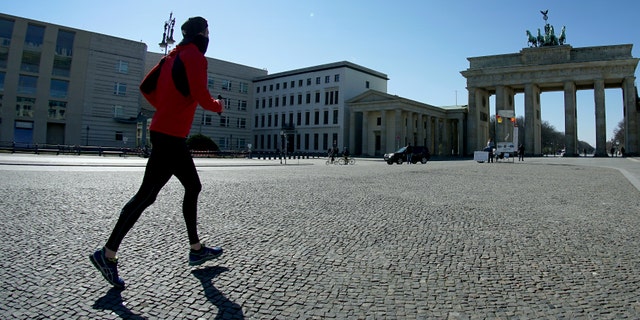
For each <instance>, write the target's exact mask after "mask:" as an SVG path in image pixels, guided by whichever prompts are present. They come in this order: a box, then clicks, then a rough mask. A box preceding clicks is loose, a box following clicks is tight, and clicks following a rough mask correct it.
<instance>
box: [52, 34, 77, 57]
mask: <svg viewBox="0 0 640 320" xmlns="http://www.w3.org/2000/svg"><path fill="white" fill-rule="evenodd" d="M75 36H76V34H75V32H71V31H65V30H58V39H57V40H56V54H57V55H59V56H63V57H71V56H72V53H73V40H74V38H75Z"/></svg>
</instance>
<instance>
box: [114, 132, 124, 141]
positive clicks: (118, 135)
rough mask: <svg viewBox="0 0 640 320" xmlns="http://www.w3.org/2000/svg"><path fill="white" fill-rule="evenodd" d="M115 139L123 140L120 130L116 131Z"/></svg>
mask: <svg viewBox="0 0 640 320" xmlns="http://www.w3.org/2000/svg"><path fill="white" fill-rule="evenodd" d="M116 141H124V134H123V133H122V131H116Z"/></svg>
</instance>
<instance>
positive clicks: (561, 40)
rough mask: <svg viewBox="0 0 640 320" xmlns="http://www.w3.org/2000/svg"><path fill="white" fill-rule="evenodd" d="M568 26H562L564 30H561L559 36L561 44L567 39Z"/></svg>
mask: <svg viewBox="0 0 640 320" xmlns="http://www.w3.org/2000/svg"><path fill="white" fill-rule="evenodd" d="M565 28H566V26H562V31H561V32H560V37H559V38H558V42H559V43H560V45H563V44H564V42H565V41H567V35H566V34H565V33H564V30H565Z"/></svg>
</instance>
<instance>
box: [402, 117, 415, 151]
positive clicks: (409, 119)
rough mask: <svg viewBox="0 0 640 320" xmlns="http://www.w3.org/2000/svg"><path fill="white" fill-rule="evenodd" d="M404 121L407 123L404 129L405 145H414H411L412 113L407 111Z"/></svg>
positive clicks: (412, 132)
mask: <svg viewBox="0 0 640 320" xmlns="http://www.w3.org/2000/svg"><path fill="white" fill-rule="evenodd" d="M406 121H407V127H406V128H405V130H406V133H405V139H404V140H405V145H407V144H409V143H410V144H411V145H414V143H413V134H414V129H413V112H411V111H408V112H407V117H406Z"/></svg>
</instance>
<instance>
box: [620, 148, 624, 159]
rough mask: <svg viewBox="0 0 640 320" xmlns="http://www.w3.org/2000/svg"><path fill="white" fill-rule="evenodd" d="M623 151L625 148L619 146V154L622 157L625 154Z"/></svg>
mask: <svg viewBox="0 0 640 320" xmlns="http://www.w3.org/2000/svg"><path fill="white" fill-rule="evenodd" d="M624 151H625V150H624V147H620V156H621V157H624V156H625V155H624Z"/></svg>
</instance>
